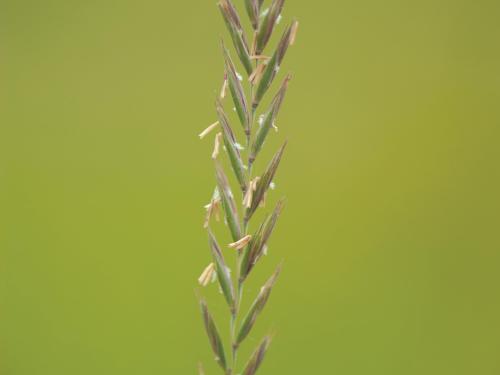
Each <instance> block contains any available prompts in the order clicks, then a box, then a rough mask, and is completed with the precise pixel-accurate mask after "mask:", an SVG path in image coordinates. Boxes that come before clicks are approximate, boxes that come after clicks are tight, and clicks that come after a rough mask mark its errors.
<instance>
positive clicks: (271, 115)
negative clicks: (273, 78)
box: [250, 75, 291, 163]
mask: <svg viewBox="0 0 500 375" xmlns="http://www.w3.org/2000/svg"><path fill="white" fill-rule="evenodd" d="M290 79H291V76H290V75H287V76H286V78H285V80H284V81H283V84H282V85H281V88H280V90H279V91H278V93H277V94H276V96H275V97H274V99H273V101H272V103H271V107H270V108H269V110H268V111H267V112H266V114H265V115H264V117H263V119H262V126H261V127H260V128H259V130H258V131H257V135H256V136H255V140H254V142H253V144H252V153H251V154H250V162H251V163H253V161H254V160H255V158H256V157H257V154H258V152H259V151H260V149H261V148H262V145H263V144H264V141H265V139H266V137H267V134H268V133H269V130H270V129H271V128H272V127H274V126H275V121H276V117H277V116H278V112H279V110H280V107H281V103H282V102H283V99H284V98H285V94H286V90H287V88H288V82H290Z"/></svg>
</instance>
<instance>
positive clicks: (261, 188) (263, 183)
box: [246, 142, 286, 221]
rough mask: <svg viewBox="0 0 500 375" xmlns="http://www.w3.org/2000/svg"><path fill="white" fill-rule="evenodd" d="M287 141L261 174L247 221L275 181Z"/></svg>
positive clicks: (248, 211)
mask: <svg viewBox="0 0 500 375" xmlns="http://www.w3.org/2000/svg"><path fill="white" fill-rule="evenodd" d="M285 147H286V142H285V143H284V144H283V146H281V148H280V149H279V150H278V152H277V153H276V154H275V155H274V157H273V159H272V160H271V162H270V163H269V165H268V166H267V169H266V171H265V172H264V174H263V175H262V176H261V178H260V180H259V182H258V183H257V188H256V189H255V193H254V199H253V201H252V205H251V206H250V208H249V209H248V210H247V212H246V221H248V220H250V218H251V217H252V215H253V214H254V212H255V210H256V209H257V208H258V207H259V204H260V203H261V202H262V200H263V199H264V196H265V194H266V192H267V190H268V189H269V185H270V184H271V182H272V181H273V178H274V175H275V174H276V171H277V169H278V166H279V164H280V161H281V157H282V156H283V152H284V151H285Z"/></svg>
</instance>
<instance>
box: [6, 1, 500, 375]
mask: <svg viewBox="0 0 500 375" xmlns="http://www.w3.org/2000/svg"><path fill="white" fill-rule="evenodd" d="M237 2H238V3H240V4H239V5H241V1H239V0H238V1H237ZM240 9H241V7H240ZM242 15H243V14H242ZM292 16H297V17H298V18H299V20H300V22H301V24H300V33H299V37H298V40H297V45H296V46H294V47H293V48H292V49H290V51H289V54H288V56H287V59H286V62H285V64H284V65H283V67H282V71H281V74H284V72H285V71H288V70H290V71H291V72H293V74H294V79H293V81H292V83H291V85H290V90H289V95H288V96H287V100H286V102H285V105H284V107H283V108H282V112H281V115H280V117H279V121H278V125H279V126H280V131H279V133H277V134H275V133H272V134H271V135H270V137H271V138H270V140H269V141H268V142H267V144H266V150H265V151H264V152H263V154H262V156H261V162H260V164H259V168H261V167H262V165H263V164H264V163H265V162H266V161H267V160H268V159H269V158H270V156H271V155H272V152H273V151H274V150H275V149H276V148H277V147H278V145H279V143H280V142H281V141H282V140H283V139H285V138H287V139H288V140H289V147H288V149H287V152H286V155H285V157H284V159H283V163H282V165H281V167H280V171H279V173H278V176H277V178H276V183H277V189H276V191H275V192H273V193H272V195H271V196H270V197H269V200H270V201H275V199H276V198H277V197H279V196H281V195H285V196H286V197H287V201H288V203H287V208H286V210H285V212H284V214H283V217H282V219H281V220H280V222H279V225H278V227H277V230H276V232H275V235H274V236H273V239H272V242H271V246H270V254H269V256H268V257H267V258H265V261H264V262H262V263H261V265H259V267H258V268H257V269H256V271H255V273H254V274H253V276H252V278H251V280H250V282H249V285H248V287H247V288H246V293H247V294H246V297H247V300H246V301H247V303H248V298H249V296H252V295H255V294H256V293H257V292H258V289H259V287H260V285H261V284H262V282H263V281H264V280H265V278H266V277H267V276H268V275H269V274H270V272H271V271H272V269H273V267H274V266H275V265H276V264H277V263H278V262H279V261H280V260H281V259H284V260H285V266H284V271H283V274H282V277H281V278H280V280H279V283H278V285H277V286H276V289H275V291H274V294H273V296H272V297H271V300H270V304H269V305H268V308H267V309H266V311H265V313H264V314H263V316H262V317H261V319H260V320H259V322H258V324H257V327H256V329H255V331H254V332H253V334H252V335H251V337H250V339H249V340H248V341H247V342H246V344H245V345H244V346H243V348H242V355H246V354H248V352H249V351H250V350H251V349H252V347H253V346H255V345H256V343H257V342H258V340H259V339H260V337H261V336H262V335H263V334H264V333H265V332H267V331H268V330H269V329H270V330H272V331H273V332H274V333H275V335H276V336H275V339H274V341H273V343H272V347H271V349H270V352H269V356H268V357H267V359H266V361H265V365H264V367H263V368H262V371H261V372H260V373H261V374H262V375H265V374H319V373H322V374H343V375H350V374H353V375H354V374H384V375H387V374H395V375H396V374H405V375H406V374H440V375H442V374H453V375H457V374H464V375H470V374H481V375H494V374H499V373H500V358H499V354H498V353H499V350H500V321H499V316H500V294H499V289H500V254H499V253H500V240H499V233H500V230H499V224H500V215H499V210H500V198H499V191H500V168H499V162H500V139H499V135H500V110H499V103H500V68H499V67H500V49H499V38H500V22H499V19H500V3H499V2H498V1H488V0H482V1H451V0H449V1H446V0H442V1H435V0H433V1H430V0H423V1H395V0H384V1H368V0H364V1H346V0H339V1H299V0H290V1H288V2H287V5H286V11H285V12H284V17H285V19H286V20H288V19H290V18H291V17H292ZM284 24H285V22H283V23H282V24H280V31H278V34H279V33H281V29H282V28H283V25H284ZM221 35H224V36H225V37H226V39H227V34H226V31H225V29H224V26H223V23H222V20H221V18H220V15H219V13H218V10H217V8H216V6H215V1H159V0H143V1H132V0H122V1H103V0H99V1H97V0H89V1H68V0H46V1H33V0H32V1H14V0H2V1H0V51H1V58H0V77H1V84H0V96H1V97H0V100H1V103H2V104H1V106H0V373H1V374H2V375H58V374H65V375H67V374H71V375H78V374H82V375H89V374H120V375H126V374H141V375H142V374H195V373H196V366H197V363H198V361H199V360H201V361H203V362H204V363H205V367H206V370H207V373H208V374H216V373H218V369H217V368H216V366H215V365H214V364H213V361H212V355H211V354H210V350H209V347H208V341H207V339H206V337H205V335H204V332H203V328H202V324H201V320H200V316H199V311H198V306H197V302H196V298H195V290H197V289H198V288H197V286H196V279H197V277H198V276H199V274H200V272H201V270H202V269H203V268H204V266H205V265H206V264H207V263H208V261H209V252H208V248H207V244H206V234H205V233H204V231H203V229H202V226H201V224H202V221H203V215H204V211H203V205H204V204H206V203H207V201H208V200H209V198H210V195H211V191H212V189H213V186H214V174H213V170H212V163H211V161H210V159H209V155H210V153H211V148H212V137H209V138H207V139H206V140H204V141H199V140H198V139H197V134H198V133H199V132H200V131H201V130H202V129H203V128H205V127H206V126H207V125H208V124H210V123H212V122H213V121H214V120H215V112H214V109H213V101H214V97H215V94H216V92H217V91H218V90H219V88H220V84H221V78H222V76H221V75H222V59H221V55H220V49H219V37H220V36H221ZM274 42H276V38H275V39H273V43H274ZM274 90H275V88H273V90H272V91H274ZM233 122H234V121H233ZM234 123H235V122H234ZM221 229H222V226H221V225H219V226H217V231H218V234H219V236H221V234H220V233H221V232H222V231H221ZM220 238H221V242H226V241H227V238H226V237H220ZM225 251H227V252H228V251H229V250H225ZM203 293H205V294H208V296H209V300H210V307H211V308H212V309H213V311H214V314H216V316H217V319H218V322H219V325H220V326H223V327H224V328H225V327H226V323H225V321H226V318H227V316H226V313H225V306H224V302H223V299H222V297H221V296H219V295H218V293H217V291H216V288H215V287H214V286H211V287H210V288H208V289H207V290H206V291H205V290H204V291H203ZM245 306H247V304H245ZM225 331H226V330H225Z"/></svg>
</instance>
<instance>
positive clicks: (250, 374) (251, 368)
mask: <svg viewBox="0 0 500 375" xmlns="http://www.w3.org/2000/svg"><path fill="white" fill-rule="evenodd" d="M270 344H271V337H270V336H266V337H264V339H263V340H262V342H261V343H260V344H259V346H258V347H257V349H256V350H255V351H254V352H253V354H252V356H251V357H250V360H249V361H248V363H247V364H246V366H245V370H244V371H243V375H254V374H255V373H256V372H257V370H258V369H259V367H260V365H261V364H262V361H263V360H264V357H265V355H266V353H267V349H268V348H269V345H270Z"/></svg>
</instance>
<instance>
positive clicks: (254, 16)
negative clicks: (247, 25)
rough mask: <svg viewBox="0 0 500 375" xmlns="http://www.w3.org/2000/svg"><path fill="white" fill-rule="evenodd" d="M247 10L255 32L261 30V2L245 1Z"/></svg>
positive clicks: (254, 0) (257, 0) (255, 0)
mask: <svg viewBox="0 0 500 375" xmlns="http://www.w3.org/2000/svg"><path fill="white" fill-rule="evenodd" d="M245 8H246V10H247V13H248V17H249V18H250V22H251V23H252V27H253V29H254V30H257V29H258V28H259V13H260V1H259V0H245Z"/></svg>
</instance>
